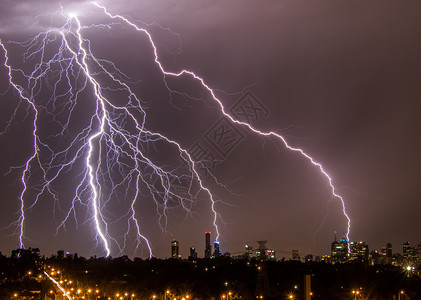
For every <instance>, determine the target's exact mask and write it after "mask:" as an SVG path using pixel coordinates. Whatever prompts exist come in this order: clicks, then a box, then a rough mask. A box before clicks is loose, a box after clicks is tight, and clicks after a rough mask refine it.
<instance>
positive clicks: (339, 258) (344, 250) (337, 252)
mask: <svg viewBox="0 0 421 300" xmlns="http://www.w3.org/2000/svg"><path fill="white" fill-rule="evenodd" d="M330 250H331V255H332V262H333V263H344V262H346V261H347V260H348V240H347V239H346V237H345V235H343V237H342V238H341V240H340V241H339V242H338V241H337V240H336V235H335V240H334V241H333V242H332V244H331V248H330Z"/></svg>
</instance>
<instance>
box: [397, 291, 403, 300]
mask: <svg viewBox="0 0 421 300" xmlns="http://www.w3.org/2000/svg"><path fill="white" fill-rule="evenodd" d="M403 294H405V292H404V291H400V292H399V295H398V296H399V300H401V295H403Z"/></svg>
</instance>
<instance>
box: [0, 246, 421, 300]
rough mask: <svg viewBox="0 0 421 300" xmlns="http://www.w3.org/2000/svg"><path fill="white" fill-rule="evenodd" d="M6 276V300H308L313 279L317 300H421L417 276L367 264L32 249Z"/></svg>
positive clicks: (12, 262)
mask: <svg viewBox="0 0 421 300" xmlns="http://www.w3.org/2000/svg"><path fill="white" fill-rule="evenodd" d="M44 272H46V273H47V274H48V276H49V277H50V278H49V277H48V276H47V275H46V274H45V273H44ZM0 273H1V274H0V299H165V300H170V299H171V300H174V299H177V300H182V299H184V300H187V299H189V300H190V299H224V300H225V299H227V300H234V299H256V297H258V298H259V299H260V298H263V299H305V298H304V276H305V275H306V274H310V275H311V277H310V278H311V292H312V297H311V299H396V300H398V299H401V300H404V299H405V300H406V299H421V280H420V277H419V276H418V275H417V269H415V270H413V271H411V272H408V271H407V270H405V269H404V268H402V267H394V266H391V265H375V266H368V265H366V264H363V263H347V264H335V265H331V264H326V263H315V262H310V263H301V262H296V261H284V262H276V261H266V262H260V261H257V260H245V259H244V260H239V259H235V260H234V259H231V258H228V257H221V258H218V259H207V260H205V259H196V260H190V261H189V260H160V259H151V260H142V259H139V258H136V259H134V260H130V259H128V258H127V257H119V258H93V257H92V258H90V259H85V258H83V257H78V256H77V255H69V256H68V257H64V256H63V255H60V254H59V255H57V256H54V257H50V258H41V257H40V255H39V250H38V249H29V250H15V251H13V252H12V255H11V256H10V257H6V256H3V255H1V256H0ZM53 280H55V281H56V282H57V284H59V285H60V286H61V287H62V288H63V289H64V291H65V292H66V293H68V295H69V296H68V297H64V296H63V291H61V290H60V289H59V287H58V286H57V284H55V283H54V282H53Z"/></svg>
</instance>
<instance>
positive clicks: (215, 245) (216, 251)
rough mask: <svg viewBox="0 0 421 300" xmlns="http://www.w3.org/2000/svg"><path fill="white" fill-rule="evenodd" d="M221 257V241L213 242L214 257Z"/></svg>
mask: <svg viewBox="0 0 421 300" xmlns="http://www.w3.org/2000/svg"><path fill="white" fill-rule="evenodd" d="M220 255H221V250H219V241H215V242H213V257H215V258H218V257H219V256H220Z"/></svg>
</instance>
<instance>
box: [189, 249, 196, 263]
mask: <svg viewBox="0 0 421 300" xmlns="http://www.w3.org/2000/svg"><path fill="white" fill-rule="evenodd" d="M196 258H197V252H196V247H194V246H192V247H190V256H189V259H191V260H194V259H196Z"/></svg>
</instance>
